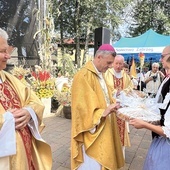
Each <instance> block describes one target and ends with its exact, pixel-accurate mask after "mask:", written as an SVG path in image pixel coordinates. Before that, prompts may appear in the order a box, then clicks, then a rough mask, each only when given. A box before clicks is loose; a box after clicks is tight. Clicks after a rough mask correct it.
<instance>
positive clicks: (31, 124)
mask: <svg viewBox="0 0 170 170" xmlns="http://www.w3.org/2000/svg"><path fill="white" fill-rule="evenodd" d="M7 39H8V35H7V33H6V32H5V31H4V30H2V29H0V94H1V95H0V169H4V170H51V168H52V154H51V148H50V146H49V145H47V144H46V143H45V141H44V140H43V139H42V138H41V135H40V133H39V131H40V130H42V128H43V127H44V126H43V124H42V114H43V110H44V106H43V105H42V103H41V101H40V100H39V99H38V97H37V96H36V95H35V94H34V92H32V91H31V90H30V88H28V87H26V86H25V85H24V84H23V83H21V82H20V80H18V79H17V78H16V77H14V76H13V75H11V74H9V73H7V72H5V71H3V69H5V68H6V64H7V60H8V59H10V55H9V51H8V49H9V46H8V43H7Z"/></svg>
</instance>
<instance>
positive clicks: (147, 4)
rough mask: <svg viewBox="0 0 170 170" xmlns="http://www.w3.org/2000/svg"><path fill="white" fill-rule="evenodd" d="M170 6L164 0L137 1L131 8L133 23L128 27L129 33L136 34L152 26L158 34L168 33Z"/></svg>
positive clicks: (169, 27)
mask: <svg viewBox="0 0 170 170" xmlns="http://www.w3.org/2000/svg"><path fill="white" fill-rule="evenodd" d="M168 6H170V4H169V2H168V1H166V0H157V1H155V0H143V1H138V3H137V4H136V6H135V8H134V9H133V15H132V18H133V19H134V21H135V22H134V23H132V24H131V27H130V31H129V33H130V35H131V36H138V35H141V34H143V33H144V32H146V31H147V30H148V29H150V28H152V29H153V30H154V31H156V32H158V33H160V34H165V35H166V34H167V35H168V34H170V12H169V10H168Z"/></svg>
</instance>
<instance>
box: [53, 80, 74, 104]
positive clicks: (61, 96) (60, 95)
mask: <svg viewBox="0 0 170 170" xmlns="http://www.w3.org/2000/svg"><path fill="white" fill-rule="evenodd" d="M54 97H55V99H56V100H57V101H58V102H59V104H60V105H62V106H70V105H71V89H70V86H69V85H68V84H67V83H64V84H63V87H62V90H61V92H60V91H57V92H56V93H55V95H54Z"/></svg>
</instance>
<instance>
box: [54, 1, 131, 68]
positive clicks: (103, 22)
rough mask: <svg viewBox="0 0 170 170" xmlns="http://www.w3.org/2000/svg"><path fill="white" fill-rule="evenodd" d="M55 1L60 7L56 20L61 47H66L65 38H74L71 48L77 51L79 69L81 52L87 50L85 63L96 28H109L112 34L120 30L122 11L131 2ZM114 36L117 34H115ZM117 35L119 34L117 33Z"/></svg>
mask: <svg viewBox="0 0 170 170" xmlns="http://www.w3.org/2000/svg"><path fill="white" fill-rule="evenodd" d="M53 1H54V4H57V6H60V8H59V11H60V16H59V18H58V19H56V20H55V26H56V27H55V28H56V29H58V30H59V29H60V33H61V41H60V42H61V46H62V47H64V44H63V39H64V38H69V37H71V38H74V40H75V45H74V44H73V45H71V46H70V48H71V49H76V52H75V64H77V66H78V67H80V66H81V63H80V50H81V49H85V53H84V59H83V63H84V62H85V61H86V57H85V56H86V53H87V48H88V46H89V45H88V42H89V41H91V39H93V37H94V30H95V28H98V27H106V28H109V29H110V30H111V32H115V30H116V28H118V25H119V24H120V23H121V19H120V16H121V15H122V12H123V10H122V9H123V8H124V7H125V6H126V5H127V3H128V2H129V0H120V1H117V0H107V1H106V0H100V1H98V0H83V1H80V0H72V1H70V0H59V1H56V0H53ZM54 6H55V5H54ZM54 11H55V8H54ZM54 13H55V12H54ZM113 35H115V34H114V33H113ZM116 35H119V34H118V33H116ZM81 44H83V45H81ZM84 44H85V45H84ZM63 49H64V48H63Z"/></svg>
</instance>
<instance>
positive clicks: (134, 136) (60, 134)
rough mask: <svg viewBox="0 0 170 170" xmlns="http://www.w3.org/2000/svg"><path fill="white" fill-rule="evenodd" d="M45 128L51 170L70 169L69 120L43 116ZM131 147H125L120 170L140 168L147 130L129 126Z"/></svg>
mask: <svg viewBox="0 0 170 170" xmlns="http://www.w3.org/2000/svg"><path fill="white" fill-rule="evenodd" d="M44 123H45V125H46V128H45V129H44V130H43V133H42V136H43V138H44V139H45V140H46V141H47V142H48V143H49V144H50V145H51V148H52V152H53V168H52V170H70V169H71V168H70V136H71V120H70V119H66V118H62V117H59V116H56V115H55V114H51V115H50V116H49V117H46V118H44ZM130 139H131V145H132V146H131V147H129V148H126V165H125V167H124V168H121V170H142V165H143V162H144V159H145V156H146V153H147V149H148V147H149V145H150V142H151V133H150V131H148V130H145V129H140V130H137V129H135V128H133V127H131V126H130Z"/></svg>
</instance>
